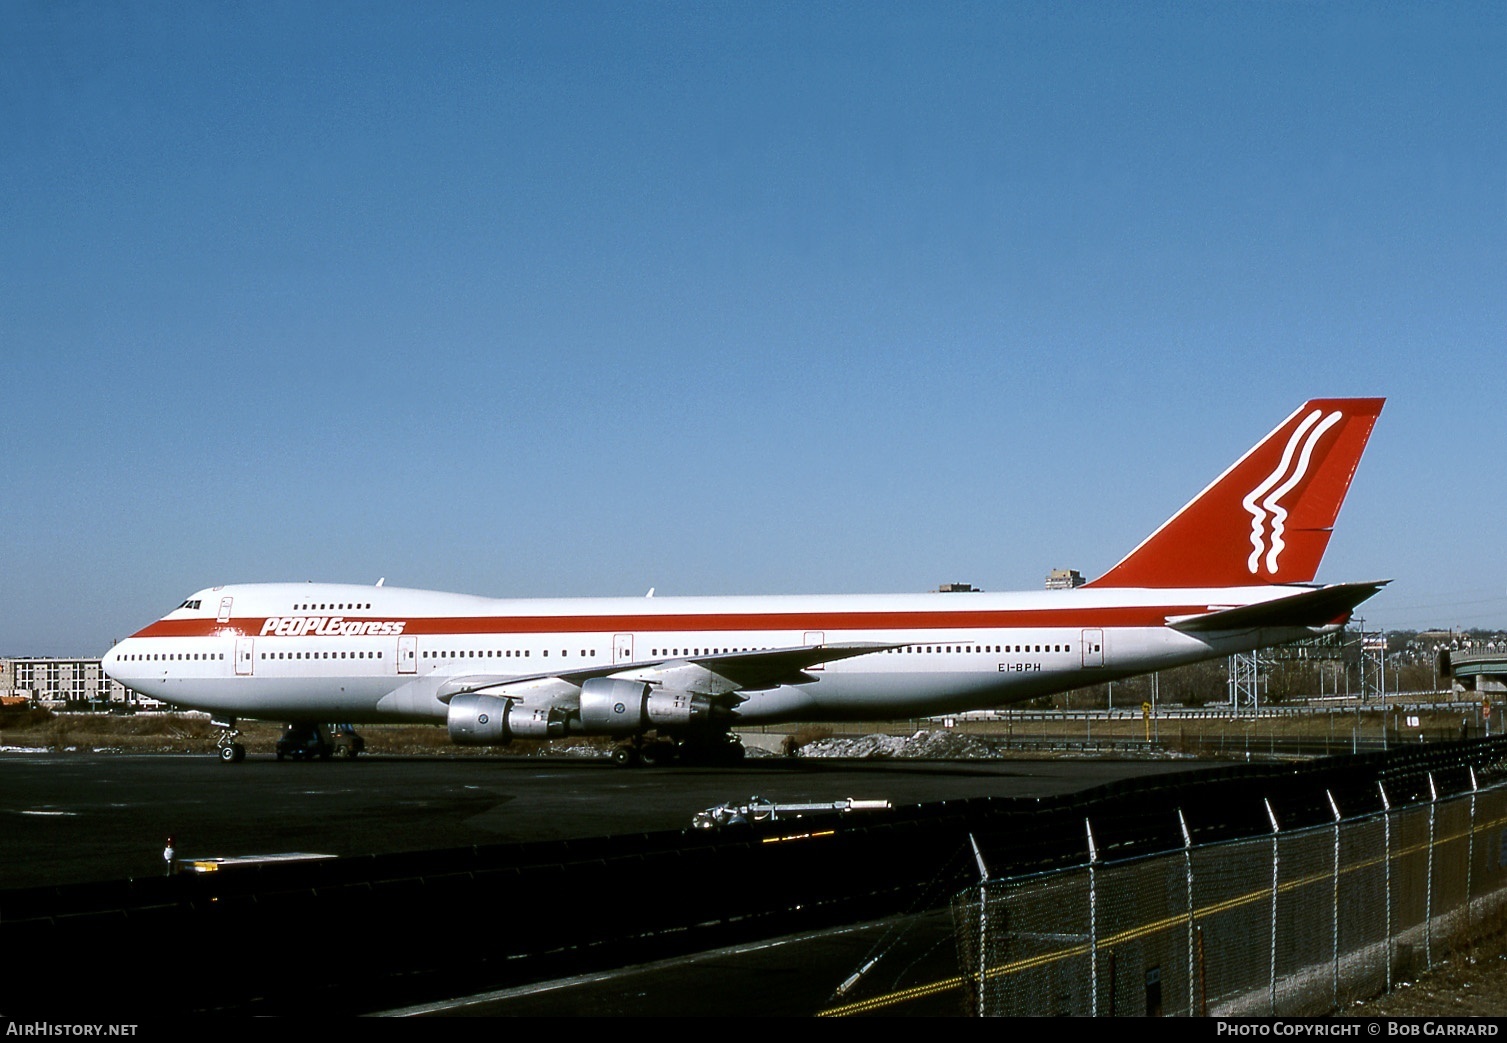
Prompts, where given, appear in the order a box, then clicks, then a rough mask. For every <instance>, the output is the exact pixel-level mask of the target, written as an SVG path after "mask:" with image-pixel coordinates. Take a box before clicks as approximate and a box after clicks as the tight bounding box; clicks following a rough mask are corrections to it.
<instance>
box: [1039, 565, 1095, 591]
mask: <svg viewBox="0 0 1507 1043" xmlns="http://www.w3.org/2000/svg"><path fill="white" fill-rule="evenodd" d="M1087 582H1088V581H1087V580H1085V579H1084V578H1083V574H1082V573H1081V572H1079V571H1078V570H1077V569H1053V570H1052V571H1051V572H1048V573H1047V589H1048V590H1072V589H1073V588H1074V587H1081V586H1083V584H1085V583H1087Z"/></svg>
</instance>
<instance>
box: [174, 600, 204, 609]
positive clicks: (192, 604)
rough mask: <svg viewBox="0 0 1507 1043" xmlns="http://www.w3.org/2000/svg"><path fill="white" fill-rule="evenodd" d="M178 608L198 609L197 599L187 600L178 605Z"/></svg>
mask: <svg viewBox="0 0 1507 1043" xmlns="http://www.w3.org/2000/svg"><path fill="white" fill-rule="evenodd" d="M178 607H179V608H198V607H199V599H198V598H189V599H188V600H187V601H185V602H184V603H183V604H181V605H179V606H178Z"/></svg>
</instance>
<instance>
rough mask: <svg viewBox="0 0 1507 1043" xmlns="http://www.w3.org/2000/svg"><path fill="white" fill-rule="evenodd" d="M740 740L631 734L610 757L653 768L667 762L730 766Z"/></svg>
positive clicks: (740, 752) (737, 759)
mask: <svg viewBox="0 0 1507 1043" xmlns="http://www.w3.org/2000/svg"><path fill="white" fill-rule="evenodd" d="M743 756H744V751H743V743H741V742H739V741H738V739H737V738H736V737H735V736H732V735H715V736H699V737H697V738H694V739H678V740H677V739H672V738H670V737H669V736H664V735H661V736H654V737H648V736H643V735H635V736H634V737H633V738H631V739H629V740H628V741H627V742H624V743H623V744H622V745H620V746H617V747H616V748H614V749H613V751H612V761H613V763H614V764H617V765H619V766H621V767H624V768H636V767H638V766H639V765H642V766H644V767H645V768H657V767H661V766H664V765H670V764H682V765H702V766H724V767H726V766H731V765H734V764H738V763H740V762H741V761H742V760H743Z"/></svg>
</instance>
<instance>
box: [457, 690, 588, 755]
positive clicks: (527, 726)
mask: <svg viewBox="0 0 1507 1043" xmlns="http://www.w3.org/2000/svg"><path fill="white" fill-rule="evenodd" d="M445 723H446V724H447V725H448V727H449V729H450V741H451V742H453V743H455V744H456V745H458V746H504V745H506V744H507V743H508V742H509V741H511V740H512V739H515V738H518V739H549V738H553V737H555V736H558V735H564V734H565V722H564V721H563V720H558V719H555V718H553V717H552V715H551V714H550V711H549V710H548V709H545V708H542V707H541V708H538V709H532V710H531V709H528V708H527V707H524V706H520V705H518V704H517V703H515V702H513V701H512V700H511V699H499V698H498V697H497V696H495V695H475V694H470V695H457V696H456V697H455V698H454V699H451V700H450V713H449V716H448V717H447V718H446V721H445Z"/></svg>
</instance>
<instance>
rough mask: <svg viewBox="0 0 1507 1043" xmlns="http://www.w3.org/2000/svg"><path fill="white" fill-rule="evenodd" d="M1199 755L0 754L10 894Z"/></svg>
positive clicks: (1006, 785) (1043, 786) (920, 794)
mask: <svg viewBox="0 0 1507 1043" xmlns="http://www.w3.org/2000/svg"><path fill="white" fill-rule="evenodd" d="M1205 766H1207V764H1206V763H1205V764H1198V763H1197V762H1130V761H1087V760H1084V761H1067V760H1055V761H1015V760H989V761H947V762H944V761H924V762H923V761H902V760H873V761H837V760H824V759H788V758H780V757H769V758H751V759H749V760H747V761H745V762H744V763H743V764H742V765H741V766H739V767H736V768H633V769H630V768H620V767H617V766H615V765H613V764H611V763H610V762H608V761H607V760H605V759H575V758H559V759H542V758H532V757H508V756H498V757H476V756H466V757H454V758H450V757H422V758H419V757H382V756H378V757H363V758H360V759H358V760H356V761H354V762H334V761H331V762H318V761H316V762H288V761H285V762H281V763H279V762H277V761H275V760H274V759H273V758H272V757H271V756H270V755H266V756H257V755H252V756H250V757H248V758H247V760H246V761H245V762H244V763H242V764H239V765H225V764H221V763H219V762H218V761H217V760H215V759H214V758H212V757H208V756H204V755H192V756H190V755H178V754H150V755H145V754H142V755H132V754H108V753H101V754H96V753H61V754H51V753H47V754H24V753H9V752H7V753H3V754H0V889H4V888H15V887H34V886H45V885H51V884H60V883H79V882H87V881H97V880H114V879H125V878H128V877H140V876H148V875H154V874H161V873H162V872H163V871H164V865H163V860H162V852H163V847H164V845H165V843H166V841H167V838H168V837H169V836H171V837H173V838H174V839H175V844H176V850H177V853H178V855H179V856H180V857H211V856H229V855H259V854H275V853H280V852H289V851H303V852H314V853H322V854H333V855H358V854H369V853H386V852H392V851H416V850H428V849H435V848H452V847H464V846H468V845H472V844H496V843H506V842H510V841H526V840H552V839H563V838H573V837H588V836H606V835H612V834H620V833H641V832H651V831H658V830H681V829H686V828H688V827H689V826H690V822H691V816H692V815H693V814H694V813H695V812H697V811H700V810H702V809H704V808H707V807H711V806H712V805H715V804H720V803H722V802H724V801H730V800H746V799H747V798H749V797H751V796H755V795H758V796H762V797H766V798H768V799H770V800H774V801H783V802H815V801H834V800H841V799H843V798H846V797H857V798H863V799H887V800H889V801H891V802H892V803H894V804H897V805H900V804H919V803H926V802H930V801H938V800H958V799H964V798H968V797H987V796H998V797H1038V796H1048V795H1052V794H1060V793H1071V792H1077V791H1081V790H1085V789H1089V788H1092V787H1095V786H1099V785H1102V784H1104V783H1107V782H1112V781H1114V780H1116V779H1123V778H1130V777H1136V776H1143V775H1148V774H1160V773H1167V772H1178V771H1186V770H1191V769H1193V768H1196V767H1205Z"/></svg>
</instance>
